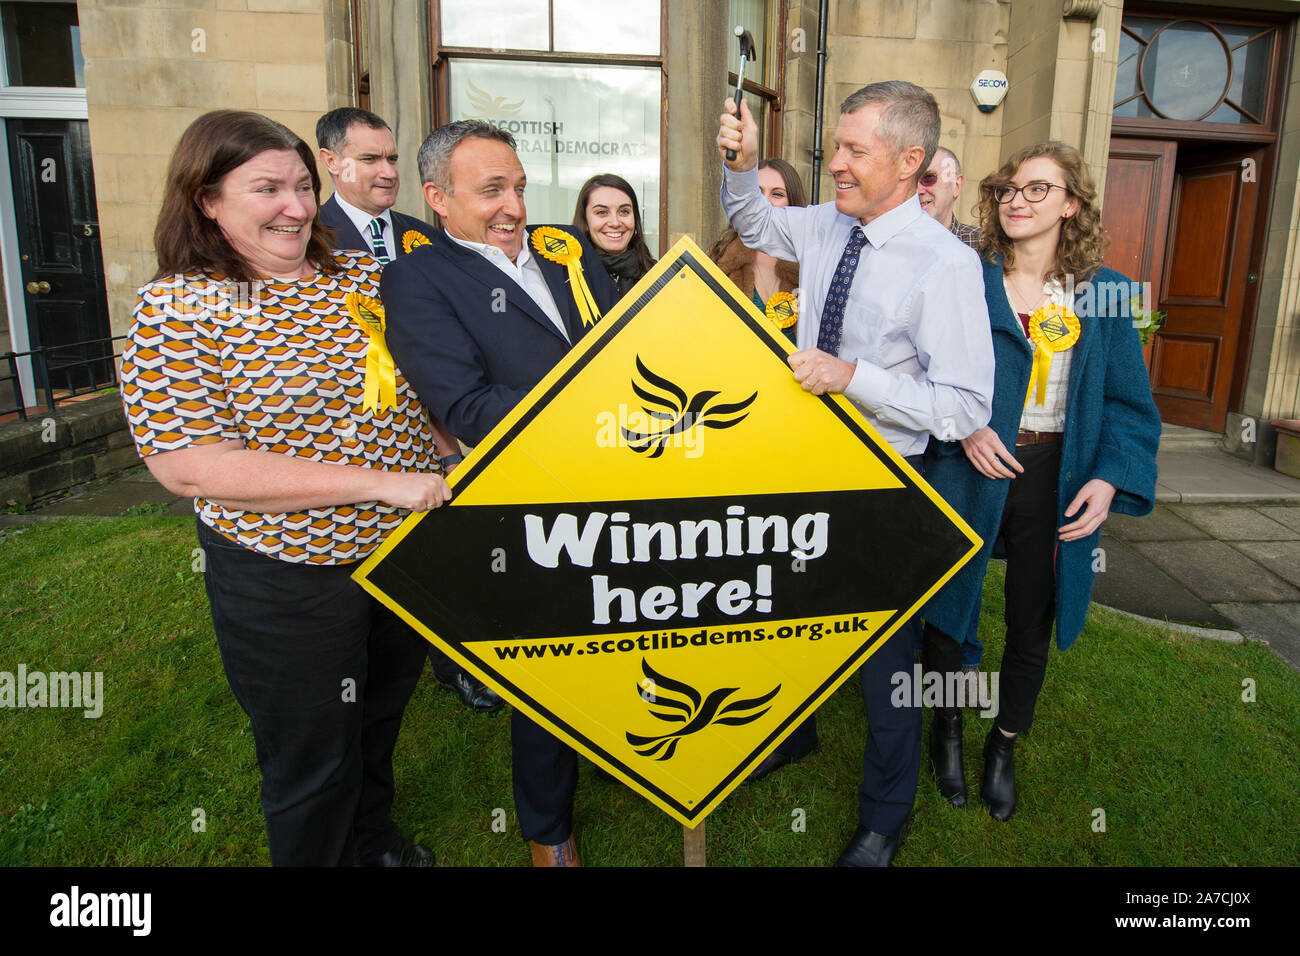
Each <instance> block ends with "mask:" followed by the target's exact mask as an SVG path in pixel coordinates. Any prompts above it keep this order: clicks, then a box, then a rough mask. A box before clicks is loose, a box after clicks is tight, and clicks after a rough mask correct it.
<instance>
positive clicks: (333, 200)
mask: <svg viewBox="0 0 1300 956" xmlns="http://www.w3.org/2000/svg"><path fill="white" fill-rule="evenodd" d="M316 143H317V145H318V146H320V159H321V162H322V163H324V164H325V168H326V169H328V170H329V174H330V178H331V179H333V180H334V195H333V196H331V197H330V198H329V199H327V200H326V201H325V202H324V203H322V204H321V207H320V219H321V222H323V223H324V224H325V225H327V226H329V227H330V228H331V229H333V230H334V248H335V249H355V250H359V251H361V252H368V253H370V255H372V256H374V257H375V258H376V259H378V260H379V261H380V262H385V263H386V262H389V261H391V260H392V259H394V258H396V257H397V256H400V255H402V254H403V253H406V252H410V251H411V249H413V248H415V246H417V245H423V244H424V243H426V242H433V237H434V235H435V231H434V228H433V227H432V226H430V225H429V224H428V223H427V222H425V221H424V220H422V219H416V218H415V217H413V216H406V215H403V214H402V213H400V212H397V211H396V210H395V209H393V204H394V203H396V202H397V190H398V187H399V185H400V184H399V182H398V177H397V141H396V140H395V139H394V138H393V131H392V130H391V129H389V128H388V124H387V123H385V122H384V121H383V120H382V119H380V118H379V117H378V116H376V115H375V114H374V113H371V112H370V111H368V110H361V109H357V108H355V107H352V106H345V107H343V108H342V109H337V110H331V111H330V112H328V113H326V114H325V115H324V116H322V117H321V118H320V119H319V120H317V121H316Z"/></svg>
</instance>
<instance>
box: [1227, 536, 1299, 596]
mask: <svg viewBox="0 0 1300 956" xmlns="http://www.w3.org/2000/svg"><path fill="white" fill-rule="evenodd" d="M1232 546H1233V547H1234V548H1236V549H1237V550H1238V551H1240V552H1241V553H1242V554H1244V555H1245V556H1246V557H1248V558H1250V560H1252V561H1254V562H1255V563H1256V564H1262V565H1263V566H1264V567H1266V568H1268V569H1269V570H1270V571H1272V572H1273V573H1274V574H1276V575H1277V576H1278V577H1279V578H1281V579H1282V580H1284V581H1289V582H1290V583H1291V584H1294V585H1295V586H1296V587H1298V588H1300V541H1234V542H1233V543H1232Z"/></svg>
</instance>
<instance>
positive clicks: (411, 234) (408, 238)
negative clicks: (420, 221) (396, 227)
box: [402, 229, 433, 252]
mask: <svg viewBox="0 0 1300 956" xmlns="http://www.w3.org/2000/svg"><path fill="white" fill-rule="evenodd" d="M431 245H433V243H432V242H430V241H429V237H428V236H426V235H425V234H424V233H422V232H420V231H419V230H418V229H408V230H406V232H404V233H402V251H403V252H410V251H411V250H412V249H414V248H415V247H416V246H431Z"/></svg>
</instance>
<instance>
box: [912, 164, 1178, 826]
mask: <svg viewBox="0 0 1300 956" xmlns="http://www.w3.org/2000/svg"><path fill="white" fill-rule="evenodd" d="M1096 195H1097V193H1096V189H1095V187H1094V186H1093V183H1092V180H1091V178H1090V177H1089V175H1088V171H1087V168H1086V167H1085V166H1084V163H1083V160H1082V158H1081V157H1080V155H1079V152H1078V150H1076V149H1074V148H1073V147H1070V146H1067V145H1065V144H1064V143H1056V142H1047V143H1038V144H1036V145H1033V146H1028V147H1026V148H1024V149H1022V150H1020V152H1018V153H1016V154H1015V155H1014V156H1012V157H1011V158H1010V159H1009V160H1008V161H1007V162H1006V164H1005V165H1003V167H1002V168H1001V169H999V170H998V171H997V172H996V173H993V174H992V175H990V176H988V177H986V178H985V179H984V181H983V182H981V183H980V205H979V210H980V225H981V228H982V230H983V238H982V240H981V247H980V251H981V256H982V258H983V259H984V295H985V300H986V302H987V305H988V311H989V320H990V322H991V324H992V331H993V346H994V354H995V360H996V363H997V378H996V384H995V390H994V395H993V417H992V420H991V421H990V422H989V425H988V427H986V428H982V429H980V430H979V431H978V432H976V433H975V434H974V435H972V436H970V437H969V438H967V439H964V440H963V441H961V442H936V441H931V443H930V450H929V453H928V454H927V463H926V479H927V480H928V481H929V482H930V483H931V484H932V485H933V486H934V487H935V489H936V490H938V491H939V493H940V494H941V495H943V496H944V498H946V499H947V500H948V502H949V503H950V504H952V506H953V507H954V508H956V509H957V511H958V512H959V513H960V514H961V515H962V516H963V517H964V518H965V519H966V520H967V521H968V522H970V524H971V526H972V527H973V528H974V529H975V531H976V532H977V533H978V534H979V535H980V537H981V538H983V540H984V546H983V548H982V549H981V551H980V553H979V555H978V557H977V558H976V559H975V560H973V561H971V562H970V563H969V564H967V565H966V566H965V567H964V568H962V570H961V571H960V572H959V573H958V574H957V575H956V576H955V577H954V578H953V579H952V580H951V581H950V582H949V583H948V584H947V586H946V587H945V588H944V589H943V590H942V591H941V592H940V593H939V594H938V595H936V596H935V597H934V598H933V599H932V600H931V601H930V603H929V604H927V605H926V607H925V608H924V609H923V611H922V614H923V616H924V617H925V619H926V628H925V637H924V653H925V659H926V669H927V670H939V671H943V672H951V671H956V670H958V668H959V667H960V663H961V642H964V641H966V640H969V639H971V638H973V637H974V636H975V634H976V631H977V628H978V625H979V616H980V597H981V590H982V583H983V579H984V572H985V570H986V569H987V566H988V560H989V557H990V555H991V553H992V550H993V542H994V540H995V539H997V538H999V536H1000V537H1001V539H1002V541H1003V543H1004V544H1005V547H1006V557H1007V570H1006V587H1005V595H1006V612H1005V616H1006V647H1005V650H1004V653H1003V657H1002V663H1001V680H1000V688H999V689H1000V700H999V701H998V712H997V716H996V718H995V720H994V722H993V726H991V727H990V728H989V732H988V736H987V738H986V740H985V743H984V760H985V766H984V781H983V785H982V787H981V788H980V796H981V797H982V798H983V800H984V802H985V803H986V804H987V805H988V808H989V812H990V813H991V814H992V816H993V817H994V818H996V819H998V820H1006V819H1008V818H1010V816H1011V814H1012V813H1013V812H1014V811H1015V808H1016V781H1015V762H1014V745H1015V742H1016V738H1017V736H1018V735H1019V734H1021V733H1024V732H1025V731H1026V730H1028V729H1029V726H1030V723H1031V721H1032V719H1033V715H1034V707H1035V703H1036V702H1037V699H1038V694H1039V691H1040V689H1041V688H1042V685H1043V678H1044V675H1045V673H1046V670H1047V658H1048V651H1049V645H1050V641H1051V636H1052V628H1053V625H1055V627H1056V644H1057V647H1058V648H1059V649H1060V650H1062V651H1064V650H1066V649H1067V648H1069V647H1070V645H1071V644H1073V643H1074V640H1075V639H1076V638H1077V637H1078V635H1079V632H1080V631H1081V630H1082V629H1083V625H1084V620H1085V617H1086V615H1087V610H1088V603H1089V601H1090V599H1091V595H1092V580H1093V568H1094V549H1095V548H1096V547H1097V540H1098V537H1099V536H1100V528H1101V524H1102V522H1103V521H1105V520H1106V517H1107V515H1109V513H1110V512H1112V511H1115V512H1118V513H1120V514H1129V515H1142V514H1146V513H1148V512H1149V511H1150V510H1151V508H1152V507H1153V505H1154V503H1155V481H1156V460H1155V459H1156V448H1157V446H1158V444H1159V440H1160V416H1159V414H1158V413H1157V411H1156V407H1155V403H1154V402H1153V401H1152V399H1151V388H1150V385H1149V383H1148V378H1147V371H1146V368H1145V366H1144V364H1143V361H1142V350H1141V346H1140V344H1139V341H1138V334H1137V331H1136V330H1135V329H1134V328H1133V321H1132V318H1131V315H1130V312H1129V300H1130V298H1131V297H1132V296H1133V295H1134V294H1135V293H1136V292H1137V291H1138V289H1137V287H1136V284H1134V283H1130V282H1129V280H1128V279H1126V278H1125V277H1124V276H1122V275H1120V274H1119V273H1118V272H1115V271H1113V270H1111V269H1105V268H1102V266H1101V262H1102V257H1103V255H1104V253H1105V249H1106V244H1107V241H1108V240H1107V237H1106V234H1105V232H1104V231H1103V230H1102V227H1101V215H1100V213H1099V211H1098V209H1097V205H1096ZM930 754H931V760H932V762H933V765H934V771H935V777H936V780H937V781H938V785H939V790H940V793H941V794H942V795H943V796H944V797H945V798H946V799H948V800H949V802H950V803H952V804H953V805H955V806H962V805H964V803H965V799H966V782H965V775H964V773H963V769H962V747H961V712H960V710H957V709H956V708H948V709H941V710H940V711H938V712H937V713H936V716H935V721H934V724H933V729H932V737H931V747H930Z"/></svg>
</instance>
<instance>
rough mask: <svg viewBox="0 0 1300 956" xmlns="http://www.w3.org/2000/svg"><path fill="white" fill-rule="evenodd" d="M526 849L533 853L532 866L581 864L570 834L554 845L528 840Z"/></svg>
mask: <svg viewBox="0 0 1300 956" xmlns="http://www.w3.org/2000/svg"><path fill="white" fill-rule="evenodd" d="M528 850H529V852H531V853H532V855H533V866H582V863H581V861H580V860H579V859H578V848H577V847H576V846H575V845H574V843H573V835H572V834H570V835H569V838H568V839H567V840H565V841H564V842H563V843H557V844H556V845H555V846H547V845H546V844H545V843H537V842H536V841H534V840H529V841H528Z"/></svg>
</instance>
